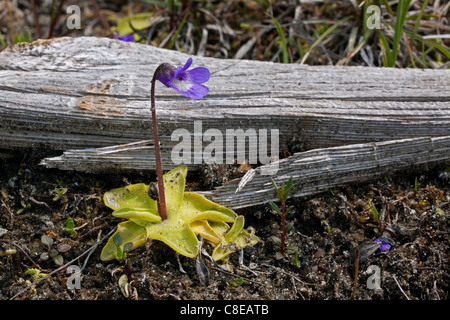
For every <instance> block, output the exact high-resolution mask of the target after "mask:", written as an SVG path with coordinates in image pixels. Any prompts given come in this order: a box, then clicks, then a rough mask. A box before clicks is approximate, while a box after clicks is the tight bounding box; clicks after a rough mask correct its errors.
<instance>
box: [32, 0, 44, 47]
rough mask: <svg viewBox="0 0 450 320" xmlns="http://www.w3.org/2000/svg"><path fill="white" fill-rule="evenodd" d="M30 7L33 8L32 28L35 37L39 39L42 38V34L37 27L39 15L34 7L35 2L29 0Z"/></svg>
mask: <svg viewBox="0 0 450 320" xmlns="http://www.w3.org/2000/svg"><path fill="white" fill-rule="evenodd" d="M31 6H32V8H33V19H34V26H35V28H36V33H37V37H38V38H39V39H41V38H42V32H41V26H40V25H39V15H38V10H37V6H36V0H31Z"/></svg>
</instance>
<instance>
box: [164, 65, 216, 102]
mask: <svg viewBox="0 0 450 320" xmlns="http://www.w3.org/2000/svg"><path fill="white" fill-rule="evenodd" d="M191 64H192V58H189V59H188V60H187V61H186V64H185V65H184V67H174V66H172V65H169V64H166V65H164V67H163V68H162V72H161V73H160V74H159V75H158V80H159V81H161V82H162V83H163V84H164V85H165V86H167V87H170V88H172V89H174V90H175V91H177V92H178V93H181V94H182V95H184V96H186V97H188V98H191V99H201V98H203V97H205V96H206V95H207V94H208V92H209V89H208V88H207V87H205V86H204V85H202V83H205V82H206V81H208V80H209V76H210V73H209V70H208V68H205V67H197V68H194V69H192V70H187V69H188V68H189V67H190V66H191Z"/></svg>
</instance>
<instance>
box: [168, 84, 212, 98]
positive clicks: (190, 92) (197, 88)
mask: <svg viewBox="0 0 450 320" xmlns="http://www.w3.org/2000/svg"><path fill="white" fill-rule="evenodd" d="M170 87H171V88H172V89H174V90H175V91H176V92H178V93H180V94H182V95H183V96H185V97H188V98H191V99H202V98H203V97H205V96H206V95H207V94H208V92H209V89H208V88H207V87H205V86H204V85H201V84H193V85H192V86H191V87H187V86H185V88H187V90H183V89H185V88H183V89H181V88H177V87H175V86H172V85H171V86H170Z"/></svg>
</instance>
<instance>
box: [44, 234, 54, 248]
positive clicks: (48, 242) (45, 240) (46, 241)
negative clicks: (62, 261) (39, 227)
mask: <svg viewBox="0 0 450 320" xmlns="http://www.w3.org/2000/svg"><path fill="white" fill-rule="evenodd" d="M41 242H42V243H43V244H45V245H47V246H51V245H52V244H53V239H52V238H50V237H49V236H48V235H46V234H44V235H43V236H42V237H41Z"/></svg>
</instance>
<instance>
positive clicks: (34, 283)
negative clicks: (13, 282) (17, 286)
mask: <svg viewBox="0 0 450 320" xmlns="http://www.w3.org/2000/svg"><path fill="white" fill-rule="evenodd" d="M115 231H116V228H114V229H113V230H111V231H110V232H109V233H108V234H107V235H106V236H105V237H103V239H101V240H99V241H97V242H96V243H95V244H94V245H93V246H92V247H90V248H89V249H87V250H86V251H85V252H83V253H82V254H80V255H79V256H78V257H76V258H75V259H73V260H71V261H69V262H67V263H66V264H65V265H62V266H61V267H59V268H57V269H55V270H53V271H52V272H50V273H48V274H47V275H45V276H44V277H42V278H39V279H37V280H36V281H34V282H33V283H32V284H30V285H29V286H28V287H26V288H24V289H22V290H20V291H19V292H17V293H16V294H15V295H14V296H12V297H11V298H10V300H14V299H15V298H17V297H18V296H19V295H21V294H22V293H24V292H25V291H27V290H28V289H30V288H32V287H34V286H36V285H37V284H38V283H39V282H41V281H42V280H44V279H47V278H48V277H50V276H51V275H53V274H54V273H57V272H59V271H61V270H63V269H65V268H67V267H68V266H70V265H72V264H73V263H74V262H75V261H77V260H79V259H81V258H82V257H83V256H85V255H86V254H89V255H88V258H89V256H90V253H91V252H92V251H94V250H95V249H96V248H97V246H98V245H99V244H100V243H102V242H103V241H104V240H105V239H107V238H108V237H109V236H110V235H111V234H113V233H114V232H115ZM85 264H86V261H85V263H84V265H83V267H84V266H85Z"/></svg>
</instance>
